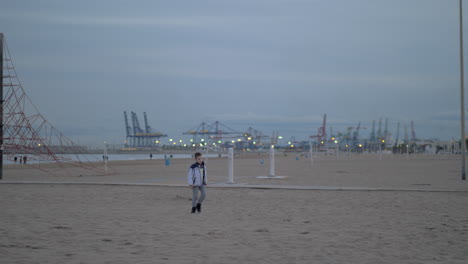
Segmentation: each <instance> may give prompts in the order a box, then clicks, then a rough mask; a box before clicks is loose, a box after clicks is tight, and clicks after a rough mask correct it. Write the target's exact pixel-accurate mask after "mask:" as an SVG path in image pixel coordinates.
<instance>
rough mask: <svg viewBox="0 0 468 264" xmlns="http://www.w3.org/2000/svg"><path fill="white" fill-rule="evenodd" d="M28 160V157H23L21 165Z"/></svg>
mask: <svg viewBox="0 0 468 264" xmlns="http://www.w3.org/2000/svg"><path fill="white" fill-rule="evenodd" d="M27 159H28V157H26V156H24V157H23V163H24V164H26V160H27Z"/></svg>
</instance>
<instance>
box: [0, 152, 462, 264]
mask: <svg viewBox="0 0 468 264" xmlns="http://www.w3.org/2000/svg"><path fill="white" fill-rule="evenodd" d="M190 162H191V160H174V161H173V164H171V166H169V167H166V166H164V164H163V161H155V160H152V161H149V160H148V161H131V162H115V163H112V162H110V164H111V165H112V167H113V168H114V169H115V170H116V171H118V172H119V173H118V174H115V175H111V176H81V177H80V176H79V175H73V173H71V174H69V175H68V176H56V175H55V176H54V175H49V174H45V173H42V172H40V171H37V170H32V169H29V168H27V167H25V166H19V165H16V166H9V167H7V168H6V169H5V174H4V179H3V180H2V181H1V184H0V209H1V211H2V212H1V214H0V223H1V224H0V234H1V235H0V263H460V264H461V263H467V261H468V250H467V249H468V210H466V208H467V205H468V192H467V191H468V188H467V183H466V182H464V181H461V180H460V179H459V169H458V164H459V160H457V159H456V158H446V159H440V158H438V157H421V158H419V159H413V160H410V161H407V160H404V159H386V160H378V159H377V160H376V159H357V158H356V159H354V160H333V159H326V158H325V157H323V159H322V160H321V161H316V162H315V163H314V164H313V165H311V164H310V162H309V161H308V160H305V159H304V158H299V160H296V159H295V156H292V155H288V156H287V157H284V156H283V157H278V158H277V162H278V166H277V172H278V175H280V174H281V175H287V176H288V177H287V178H285V179H258V178H256V176H258V175H265V174H266V173H268V162H266V161H265V163H264V164H260V163H259V157H257V156H253V157H252V156H250V157H239V158H238V159H236V161H235V164H236V168H235V175H236V177H235V180H236V182H237V184H234V185H229V184H226V180H227V161H226V159H210V160H209V161H208V162H207V164H209V165H210V167H209V168H210V185H209V187H208V189H207V199H206V200H205V202H204V204H203V207H202V213H201V214H190V206H191V205H190V197H191V190H190V189H188V187H184V185H185V172H186V169H187V167H188V165H189V164H190ZM64 182H65V183H66V184H64ZM18 183H20V184H18ZM38 183H41V184H38ZM91 183H97V184H91ZM113 184H114V185H113ZM119 184H120V185H119ZM158 185H162V186H158ZM275 186H279V187H283V188H291V189H278V188H274V187H275ZM291 186H293V187H291ZM294 186H298V187H301V186H302V187H304V186H306V187H314V186H315V187H340V188H342V189H343V188H345V187H346V188H348V187H362V188H364V189H365V188H367V189H368V190H360V191H356V190H339V188H329V189H328V190H327V188H324V189H325V190H319V189H318V188H315V189H314V188H310V189H307V190H294V189H292V188H294ZM383 189H386V191H383ZM431 190H432V191H431Z"/></svg>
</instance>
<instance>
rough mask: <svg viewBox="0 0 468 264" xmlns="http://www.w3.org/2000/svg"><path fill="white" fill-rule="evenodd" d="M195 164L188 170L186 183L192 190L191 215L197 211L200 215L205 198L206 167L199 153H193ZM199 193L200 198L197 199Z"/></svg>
mask: <svg viewBox="0 0 468 264" xmlns="http://www.w3.org/2000/svg"><path fill="white" fill-rule="evenodd" d="M195 161H196V162H195V163H194V164H192V165H191V166H190V168H189V170H188V174H187V181H188V185H189V186H190V188H192V214H193V213H195V212H196V211H198V212H199V213H201V205H202V203H203V201H204V200H205V198H206V185H207V176H206V166H205V163H204V162H203V156H202V154H201V153H200V152H197V153H195ZM198 192H200V197H198Z"/></svg>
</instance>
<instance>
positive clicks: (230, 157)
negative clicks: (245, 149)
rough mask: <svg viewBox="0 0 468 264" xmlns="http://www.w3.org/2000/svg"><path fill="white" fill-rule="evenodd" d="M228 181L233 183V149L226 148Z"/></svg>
mask: <svg viewBox="0 0 468 264" xmlns="http://www.w3.org/2000/svg"><path fill="white" fill-rule="evenodd" d="M228 170H229V171H228V183H234V149H233V148H229V149H228Z"/></svg>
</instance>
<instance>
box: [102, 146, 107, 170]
mask: <svg viewBox="0 0 468 264" xmlns="http://www.w3.org/2000/svg"><path fill="white" fill-rule="evenodd" d="M102 158H103V159H104V171H105V172H106V174H107V142H106V141H104V155H103V157H102Z"/></svg>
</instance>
